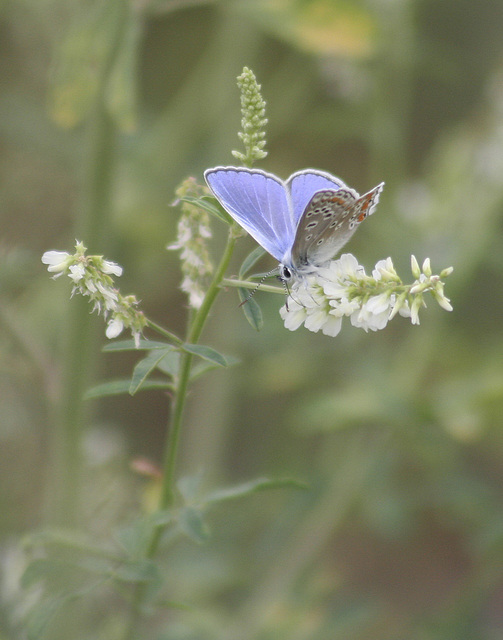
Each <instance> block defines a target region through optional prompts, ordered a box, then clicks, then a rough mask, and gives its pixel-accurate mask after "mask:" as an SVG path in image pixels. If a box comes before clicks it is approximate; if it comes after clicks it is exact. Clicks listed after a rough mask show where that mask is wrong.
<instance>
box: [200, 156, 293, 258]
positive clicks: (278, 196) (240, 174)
mask: <svg viewBox="0 0 503 640" xmlns="http://www.w3.org/2000/svg"><path fill="white" fill-rule="evenodd" d="M204 177H205V180H206V182H207V184H208V186H209V188H210V189H211V191H212V192H213V195H214V196H215V197H216V199H217V200H218V201H219V202H220V204H221V205H222V207H223V208H224V209H225V210H226V211H227V212H228V213H229V214H230V215H231V216H232V217H233V218H234V220H236V222H238V223H239V224H240V225H241V226H242V227H243V229H245V230H246V231H248V233H249V234H250V235H251V236H252V237H253V238H255V240H256V241H257V242H258V243H259V244H260V245H262V247H264V249H265V250H266V251H268V252H269V253H270V254H271V255H272V256H274V257H275V258H276V260H278V261H280V260H281V259H282V258H283V256H284V254H285V253H286V252H287V251H288V250H289V249H290V247H291V246H292V244H293V240H294V237H295V229H296V226H297V225H296V222H295V221H294V218H293V214H292V209H291V205H290V201H289V199H288V196H287V192H286V188H285V184H284V183H283V182H282V181H281V180H279V178H277V177H276V176H274V175H272V174H270V173H266V172H265V171H261V170H259V169H243V168H237V167H215V168H214V169H208V170H207V171H205V173H204Z"/></svg>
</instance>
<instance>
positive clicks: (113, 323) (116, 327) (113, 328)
mask: <svg viewBox="0 0 503 640" xmlns="http://www.w3.org/2000/svg"><path fill="white" fill-rule="evenodd" d="M123 329H124V323H123V322H122V320H120V319H119V318H117V317H113V318H112V319H111V320H109V321H108V326H107V329H106V331H105V335H106V337H107V338H110V339H112V338H116V337H117V336H118V335H120V334H121V333H122V330H123Z"/></svg>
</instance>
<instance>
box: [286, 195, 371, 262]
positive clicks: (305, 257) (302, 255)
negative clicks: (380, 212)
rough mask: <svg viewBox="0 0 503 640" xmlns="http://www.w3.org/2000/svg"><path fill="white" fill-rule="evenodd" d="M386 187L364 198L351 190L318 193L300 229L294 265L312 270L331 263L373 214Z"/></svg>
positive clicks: (296, 240)
mask: <svg viewBox="0 0 503 640" xmlns="http://www.w3.org/2000/svg"><path fill="white" fill-rule="evenodd" d="M382 187H383V185H382V184H380V185H378V186H377V187H375V188H374V189H372V190H371V191H369V192H368V193H366V194H364V195H363V196H358V194H357V193H356V192H355V191H354V190H353V189H350V188H348V187H344V188H341V189H338V190H337V191H333V190H328V189H327V190H323V191H318V192H317V193H315V194H314V195H313V197H312V198H311V200H310V201H309V203H308V205H307V207H306V209H305V211H304V214H303V215H302V218H301V219H300V221H299V225H298V227H297V233H296V236H295V241H294V244H293V248H292V266H293V267H294V269H296V270H298V271H303V270H304V271H306V270H310V268H312V267H317V266H320V265H322V264H323V263H325V262H327V261H328V260H331V259H332V258H333V257H334V256H335V254H336V253H337V252H338V251H339V250H340V249H342V247H343V246H344V245H345V244H346V242H347V241H348V240H349V239H350V238H351V236H352V235H353V233H354V232H355V231H356V228H357V227H358V225H359V224H360V222H362V221H363V220H364V219H365V218H366V217H367V216H368V215H370V214H371V213H373V211H374V209H375V206H376V204H377V202H378V200H379V194H380V192H381V191H382Z"/></svg>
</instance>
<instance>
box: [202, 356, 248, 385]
mask: <svg viewBox="0 0 503 640" xmlns="http://www.w3.org/2000/svg"><path fill="white" fill-rule="evenodd" d="M225 360H226V362H227V364H226V366H227V367H233V366H234V365H235V364H239V362H241V361H240V359H239V358H234V357H233V356H225ZM219 368H221V365H220V364H214V363H212V362H210V361H209V360H205V361H204V362H199V363H198V364H196V365H194V367H193V368H192V371H191V372H190V380H191V381H192V380H196V379H197V378H200V377H201V376H202V375H204V374H205V373H208V371H213V370H214V369H219Z"/></svg>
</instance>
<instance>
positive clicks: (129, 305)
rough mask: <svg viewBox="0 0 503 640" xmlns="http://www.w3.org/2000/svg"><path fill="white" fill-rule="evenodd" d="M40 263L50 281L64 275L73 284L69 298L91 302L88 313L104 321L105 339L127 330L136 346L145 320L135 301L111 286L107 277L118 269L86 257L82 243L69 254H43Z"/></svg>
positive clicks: (115, 273)
mask: <svg viewBox="0 0 503 640" xmlns="http://www.w3.org/2000/svg"><path fill="white" fill-rule="evenodd" d="M42 262H43V263H44V264H47V265H48V267H47V270H48V271H50V272H51V273H53V274H54V276H53V277H54V278H59V276H62V275H63V274H66V275H68V277H69V278H70V279H71V280H72V281H73V289H72V296H73V295H74V294H75V293H80V294H81V295H83V296H89V298H90V300H91V301H92V302H93V309H92V310H93V311H97V312H98V313H102V314H103V315H104V316H105V318H107V319H108V326H107V330H106V336H107V338H116V337H117V336H118V335H119V334H120V333H121V332H122V330H123V329H124V328H125V327H127V328H128V329H130V330H131V334H132V336H133V338H134V341H135V344H136V346H137V347H138V346H139V344H140V336H141V332H142V330H143V328H144V326H145V323H146V320H145V316H144V315H143V313H142V312H141V311H138V309H137V308H136V307H137V305H138V301H137V300H136V298H135V297H134V296H123V295H122V294H121V293H120V292H119V291H118V289H116V288H115V287H114V286H113V279H112V277H111V276H112V275H114V276H121V275H122V267H121V266H119V265H118V264H116V263H115V262H110V261H109V260H104V259H103V257H102V256H86V247H84V245H83V244H82V242H77V243H76V245H75V253H74V254H73V255H71V254H70V253H67V252H66V251H46V252H45V253H44V255H43V256H42Z"/></svg>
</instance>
